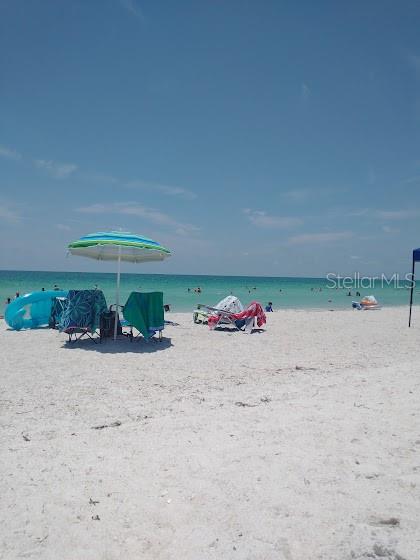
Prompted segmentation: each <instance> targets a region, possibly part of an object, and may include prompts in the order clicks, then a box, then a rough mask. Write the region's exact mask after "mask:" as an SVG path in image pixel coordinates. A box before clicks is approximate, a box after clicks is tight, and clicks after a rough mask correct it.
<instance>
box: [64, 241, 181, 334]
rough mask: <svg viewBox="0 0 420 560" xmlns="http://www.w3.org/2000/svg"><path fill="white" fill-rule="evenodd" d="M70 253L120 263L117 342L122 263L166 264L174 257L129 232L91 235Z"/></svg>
mask: <svg viewBox="0 0 420 560" xmlns="http://www.w3.org/2000/svg"><path fill="white" fill-rule="evenodd" d="M68 250H69V252H70V253H71V254H72V255H77V256H80V257H88V258H90V259H95V260H98V261H117V262H118V268H117V291H116V306H117V313H116V314H115V325H114V340H115V339H116V338H117V325H118V309H119V303H120V274H121V261H123V262H131V263H141V262H150V261H163V260H164V259H166V258H167V257H170V256H171V252H170V251H169V249H166V248H165V247H163V246H162V245H160V243H158V242H157V241H153V239H149V238H147V237H143V236H141V235H136V234H134V233H128V232H125V231H109V232H98V233H90V234H89V235H84V236H83V237H81V238H80V239H78V240H77V241H73V243H70V244H69V246H68Z"/></svg>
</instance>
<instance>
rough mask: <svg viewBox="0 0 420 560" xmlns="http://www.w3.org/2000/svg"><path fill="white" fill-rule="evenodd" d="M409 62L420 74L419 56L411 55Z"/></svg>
mask: <svg viewBox="0 0 420 560" xmlns="http://www.w3.org/2000/svg"><path fill="white" fill-rule="evenodd" d="M408 62H409V63H410V64H411V66H412V67H413V68H414V69H415V70H416V72H418V73H420V56H419V55H417V54H414V53H409V55H408Z"/></svg>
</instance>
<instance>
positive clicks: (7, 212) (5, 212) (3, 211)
mask: <svg viewBox="0 0 420 560" xmlns="http://www.w3.org/2000/svg"><path fill="white" fill-rule="evenodd" d="M0 220H1V221H4V222H6V223H8V224H17V223H18V222H20V220H21V216H20V215H19V214H18V213H17V212H16V211H15V210H13V209H12V208H10V206H7V205H6V204H0Z"/></svg>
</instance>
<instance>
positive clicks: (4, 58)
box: [0, 0, 420, 276]
mask: <svg viewBox="0 0 420 560" xmlns="http://www.w3.org/2000/svg"><path fill="white" fill-rule="evenodd" d="M419 28H420V4H419V3H418V2H416V1H404V2H394V1H387V0H385V1H369V2H365V1H355V2H347V3H345V2H337V1H324V2H323V1H321V2H312V1H306V2H305V1H301V2H291V1H289V2H278V1H268V0H266V1H264V2H247V1H242V0H237V1H233V0H227V1H226V0H224V1H217V0H213V1H210V0H209V1H204V0H203V1H190V2H186V1H182V0H180V1H177V2H173V1H169V0H168V1H156V0H155V1H141V0H101V1H100V0H97V1H94V0H91V1H89V2H86V1H85V0H72V2H67V1H64V0H62V1H61V0H33V1H32V2H27V1H25V0H13V1H12V0H0V107H1V110H0V171H1V173H0V236H1V240H0V267H1V268H2V269H32V270H34V269H35V270H42V269H45V270H93V271H95V270H98V271H105V270H112V269H113V268H114V267H113V264H112V263H111V264H107V265H104V264H103V263H99V264H98V263H95V262H94V261H90V260H88V259H82V258H77V257H70V258H67V257H66V245H67V243H68V242H70V241H73V240H75V239H77V238H78V237H80V236H81V235H83V234H86V233H89V232H94V231H103V230H108V229H113V228H122V229H124V230H129V231H133V232H136V233H140V234H144V235H146V236H149V237H152V238H155V239H157V240H158V241H160V242H161V243H162V244H164V245H166V246H167V247H169V248H170V249H172V250H173V257H172V258H171V259H168V260H167V261H165V262H164V263H157V264H145V265H142V266H141V267H140V268H139V267H133V266H130V265H126V269H125V270H126V271H128V272H135V271H138V272H162V273H187V274H188V273H191V274H200V273H202V274H249V275H254V274H261V275H268V276H283V275H292V276H294V275H295V276H302V275H303V276H321V275H323V274H326V273H328V272H337V273H342V274H347V273H351V272H355V271H359V272H360V273H362V274H376V273H381V272H385V273H392V272H394V271H397V272H403V271H405V270H406V269H408V267H409V260H410V253H411V250H412V249H413V248H414V247H419V246H420V227H419V226H420V33H419V32H418V30H419Z"/></svg>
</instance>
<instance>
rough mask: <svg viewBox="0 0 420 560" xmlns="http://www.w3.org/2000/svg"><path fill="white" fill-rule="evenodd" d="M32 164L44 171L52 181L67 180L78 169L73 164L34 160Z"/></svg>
mask: <svg viewBox="0 0 420 560" xmlns="http://www.w3.org/2000/svg"><path fill="white" fill-rule="evenodd" d="M34 164H35V166H36V167H38V168H39V169H45V170H46V171H47V172H48V173H49V174H50V175H51V176H52V177H54V179H67V178H68V177H70V175H71V174H72V173H74V172H75V171H76V170H77V169H78V166H77V165H75V164H74V163H59V162H56V161H52V160H45V159H34Z"/></svg>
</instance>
